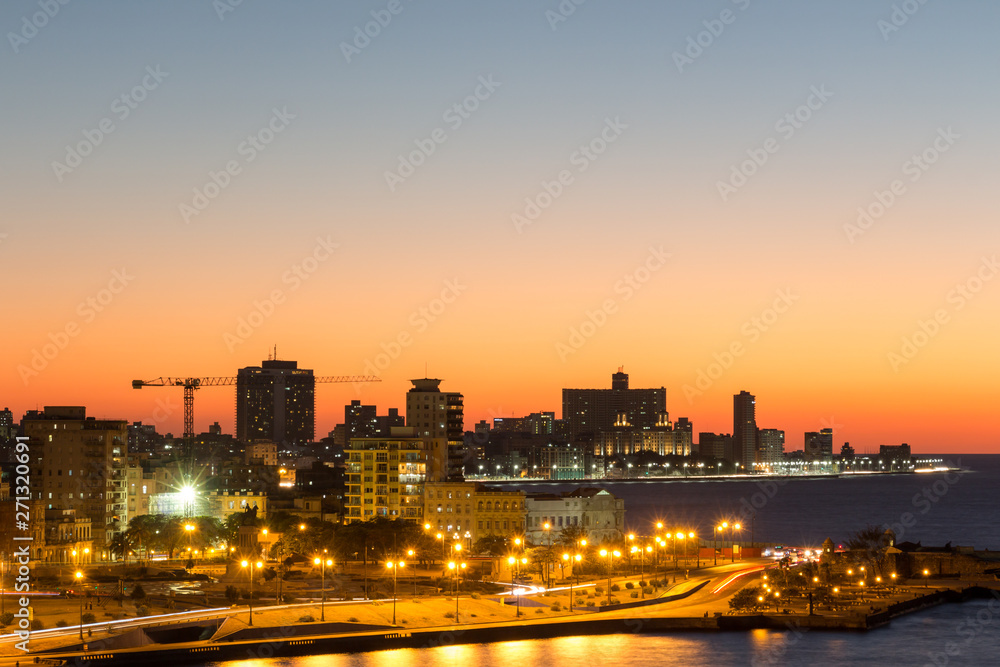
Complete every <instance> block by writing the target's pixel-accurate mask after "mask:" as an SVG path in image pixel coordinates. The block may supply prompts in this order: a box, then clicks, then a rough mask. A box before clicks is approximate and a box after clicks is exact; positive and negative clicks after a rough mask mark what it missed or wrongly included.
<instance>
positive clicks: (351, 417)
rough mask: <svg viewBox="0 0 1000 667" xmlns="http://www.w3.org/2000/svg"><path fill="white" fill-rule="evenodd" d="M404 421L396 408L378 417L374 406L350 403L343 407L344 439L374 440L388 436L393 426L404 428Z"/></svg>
mask: <svg viewBox="0 0 1000 667" xmlns="http://www.w3.org/2000/svg"><path fill="white" fill-rule="evenodd" d="M405 425H406V421H405V420H404V419H403V417H402V416H401V415H400V414H399V410H398V409H397V408H389V413H388V414H386V415H379V414H378V412H377V408H376V407H375V406H374V405H361V401H351V404H350V405H345V406H344V429H345V431H344V438H345V442H346V441H347V440H350V439H351V438H375V437H378V436H383V435H389V429H390V428H392V427H393V426H405Z"/></svg>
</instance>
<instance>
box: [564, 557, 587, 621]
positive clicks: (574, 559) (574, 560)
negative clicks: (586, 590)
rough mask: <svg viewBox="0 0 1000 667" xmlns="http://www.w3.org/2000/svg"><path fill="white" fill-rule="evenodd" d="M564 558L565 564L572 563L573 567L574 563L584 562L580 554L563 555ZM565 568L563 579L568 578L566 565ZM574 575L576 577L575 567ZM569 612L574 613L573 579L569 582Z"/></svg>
mask: <svg viewBox="0 0 1000 667" xmlns="http://www.w3.org/2000/svg"><path fill="white" fill-rule="evenodd" d="M562 557H563V562H564V563H570V565H571V566H572V564H573V563H579V562H580V561H581V560H583V556H581V555H580V554H573V555H572V556H571V555H569V554H563V555H562ZM563 568H564V569H563V579H565V578H566V570H565V565H564V566H563ZM573 575H574V576H576V569H575V566H574V570H573ZM569 610H570V611H571V612H572V611H573V579H572V578H571V579H570V580H569Z"/></svg>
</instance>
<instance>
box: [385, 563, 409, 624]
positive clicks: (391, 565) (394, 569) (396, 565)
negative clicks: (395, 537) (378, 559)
mask: <svg viewBox="0 0 1000 667" xmlns="http://www.w3.org/2000/svg"><path fill="white" fill-rule="evenodd" d="M385 566H386V567H387V568H389V569H390V570H392V624H393V625H396V572H398V571H399V568H401V567H405V566H406V563H404V562H403V561H399V562H396V561H390V562H388V563H386V564H385Z"/></svg>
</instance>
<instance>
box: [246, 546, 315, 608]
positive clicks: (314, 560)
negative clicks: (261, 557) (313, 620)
mask: <svg viewBox="0 0 1000 667" xmlns="http://www.w3.org/2000/svg"><path fill="white" fill-rule="evenodd" d="M244 562H246V561H244ZM313 565H319V577H320V589H319V590H320V593H319V620H321V621H325V620H326V608H325V607H326V568H327V567H329V566H331V565H333V559H332V558H326V559H323V558H313Z"/></svg>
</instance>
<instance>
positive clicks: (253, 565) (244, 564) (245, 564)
mask: <svg viewBox="0 0 1000 667" xmlns="http://www.w3.org/2000/svg"><path fill="white" fill-rule="evenodd" d="M240 565H241V566H242V567H249V568H250V622H249V623H247V625H250V626H252V625H253V571H254V568H257V569H258V570H259V569H260V568H262V567H264V564H263V563H262V562H260V561H257V562H256V563H252V562H250V561H246V560H245V561H243V562H242V563H240Z"/></svg>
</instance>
